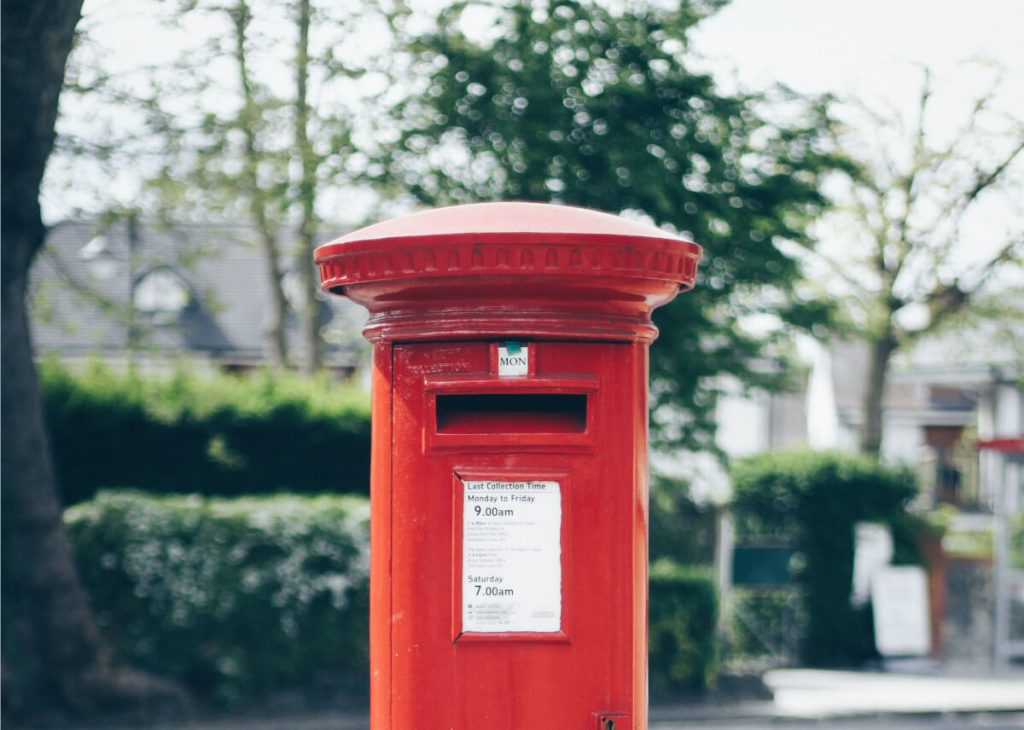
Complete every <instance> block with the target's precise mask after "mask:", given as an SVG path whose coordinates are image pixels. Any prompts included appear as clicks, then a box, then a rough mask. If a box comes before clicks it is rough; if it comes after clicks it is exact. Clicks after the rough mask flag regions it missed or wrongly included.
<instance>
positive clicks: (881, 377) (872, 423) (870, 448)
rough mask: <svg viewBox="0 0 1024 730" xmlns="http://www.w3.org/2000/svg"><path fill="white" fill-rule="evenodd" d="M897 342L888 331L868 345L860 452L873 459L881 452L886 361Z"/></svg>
mask: <svg viewBox="0 0 1024 730" xmlns="http://www.w3.org/2000/svg"><path fill="white" fill-rule="evenodd" d="M897 346H898V343H897V342H896V337H895V335H893V333H892V332H891V331H887V332H886V333H885V334H884V335H883V336H882V337H880V338H878V339H877V340H874V341H872V342H871V343H870V347H871V355H870V357H871V360H870V362H869V363H868V380H867V390H866V392H865V393H864V423H862V424H861V429H860V451H861V453H862V454H867V455H869V456H873V457H875V458H876V459H877V458H878V457H879V456H880V455H881V451H882V427H883V418H884V415H885V414H884V410H885V409H884V406H883V402H882V401H883V399H884V397H885V385H886V380H887V379H888V375H889V361H890V359H892V354H893V353H894V352H895V351H896V348H897Z"/></svg>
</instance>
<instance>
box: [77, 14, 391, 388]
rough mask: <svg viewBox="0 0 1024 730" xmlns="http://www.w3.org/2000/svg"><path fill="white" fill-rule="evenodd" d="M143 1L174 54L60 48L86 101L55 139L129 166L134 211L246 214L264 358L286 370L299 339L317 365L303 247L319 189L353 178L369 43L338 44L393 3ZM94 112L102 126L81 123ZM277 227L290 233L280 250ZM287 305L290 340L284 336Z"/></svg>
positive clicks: (317, 219)
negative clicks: (295, 325)
mask: <svg viewBox="0 0 1024 730" xmlns="http://www.w3.org/2000/svg"><path fill="white" fill-rule="evenodd" d="M149 10H150V11H151V12H152V14H153V15H154V16H155V17H156V18H158V19H159V23H160V28H161V30H162V32H164V33H166V34H168V36H169V38H170V40H169V41H168V43H167V46H168V47H169V48H181V49H182V50H181V51H180V52H179V53H177V54H174V55H171V57H170V58H167V57H166V56H168V55H169V54H167V53H164V54H163V55H164V56H165V57H164V58H160V57H159V55H160V54H154V57H153V58H152V59H147V60H146V61H145V62H143V63H142V64H141V65H139V66H137V67H134V68H131V69H124V68H123V67H122V66H123V64H124V61H123V59H120V61H118V60H117V59H112V58H110V57H109V55H110V54H108V55H103V54H102V53H100V52H99V51H98V49H97V48H96V47H95V46H94V47H89V46H87V45H84V46H83V47H82V49H81V50H80V52H78V53H76V55H75V56H73V57H72V68H71V74H72V78H73V81H74V84H73V85H72V91H74V92H76V94H77V96H79V97H80V99H81V101H82V102H85V103H87V104H88V107H86V106H85V104H82V105H79V106H77V107H74V108H73V113H74V116H75V119H74V120H71V119H69V120H67V123H66V125H65V126H66V128H67V131H68V135H67V138H66V141H65V144H64V145H63V149H64V150H66V151H67V152H69V153H71V156H73V157H74V158H75V159H79V158H80V157H81V156H82V155H85V156H88V157H98V158H101V159H102V160H103V162H104V169H109V168H111V167H116V168H119V169H120V170H124V169H125V168H126V167H127V168H129V169H130V170H131V171H132V174H131V175H130V177H134V178H135V179H134V180H133V182H135V184H136V185H137V186H138V192H137V194H136V195H135V197H134V199H133V200H132V201H131V203H130V205H131V207H132V209H133V211H134V212H135V214H140V213H141V214H142V215H148V216H151V217H152V216H154V215H157V216H159V217H160V218H164V219H170V220H174V219H181V218H196V219H201V220H206V221H208V220H211V219H228V220H233V221H238V220H242V221H245V222H247V223H248V224H249V225H250V226H251V227H252V230H253V231H254V238H255V241H254V243H255V244H257V245H258V246H259V248H260V250H261V251H262V252H263V254H264V259H265V264H266V269H267V271H268V279H267V281H266V286H267V287H268V290H269V292H270V295H271V296H270V297H269V301H270V305H271V307H270V316H269V318H268V321H267V356H268V359H269V360H270V362H271V364H272V365H275V366H278V367H280V366H284V365H286V364H288V363H289V362H292V361H295V360H299V358H298V357H296V356H295V352H294V351H295V350H297V349H299V347H301V349H302V350H304V352H305V356H304V357H302V358H301V361H302V366H303V369H304V370H306V371H313V370H315V369H317V368H319V367H320V365H321V361H322V353H323V343H322V332H321V328H322V324H323V322H322V316H323V307H324V304H323V301H322V299H321V295H320V293H319V286H318V279H317V276H316V270H315V268H314V266H313V263H312V249H313V247H314V246H315V245H316V244H317V243H318V242H319V241H318V237H319V236H320V235H322V221H323V220H324V219H325V217H326V216H325V215H324V211H325V210H326V209H327V205H328V204H329V203H331V202H334V201H331V200H328V199H327V198H326V197H325V190H326V189H328V188H330V187H333V186H341V185H344V184H345V182H346V181H347V180H348V179H349V178H350V177H351V176H350V175H349V172H348V170H349V166H350V162H349V157H350V156H351V155H352V154H353V153H354V151H355V147H354V145H353V142H352V125H353V120H354V119H356V115H355V114H354V112H353V110H354V109H355V108H356V107H357V104H356V103H353V100H358V101H362V100H363V99H364V98H365V97H366V96H368V95H370V92H364V90H363V89H362V88H361V87H359V86H358V85H357V83H356V82H357V80H358V79H360V78H362V77H364V76H365V75H366V73H367V69H371V68H373V67H374V66H375V65H377V61H376V54H377V53H378V50H377V49H374V51H373V52H372V53H363V54H362V55H359V54H357V53H356V52H355V51H346V50H345V49H346V47H347V46H348V45H349V43H350V41H351V39H352V38H353V37H356V36H358V35H359V34H366V33H369V32H371V31H372V30H373V29H374V28H378V27H382V28H385V29H386V28H387V24H388V22H390V19H391V17H392V14H393V13H394V11H393V9H391V7H390V5H388V4H369V3H360V4H350V5H341V4H330V3H317V2H313V1H312V0H289V2H287V3H273V2H268V1H267V0H182V2H180V3H176V4H166V3H151V4H150V7H149ZM95 22H101V21H95ZM96 35H99V33H97V34H96ZM98 110H99V111H100V115H102V116H104V117H105V118H107V119H108V120H109V121H108V123H107V124H106V125H100V126H98V127H97V126H96V125H91V126H90V125H86V124H84V123H83V119H84V118H87V117H90V116H96V115H97V111H98ZM111 130H113V132H111ZM100 135H106V136H107V137H108V138H110V137H113V138H116V139H117V140H118V144H115V145H111V144H106V143H104V142H102V141H100V140H98V139H97V137H99V136H100ZM58 172H59V173H60V176H61V177H63V178H64V179H69V178H70V176H71V175H72V174H73V171H72V170H70V169H67V168H66V167H62V168H59V170H58ZM97 198H98V207H101V208H102V207H105V206H106V205H107V204H108V203H109V196H108V195H105V194H103V193H102V192H101V194H99V195H98V196H97ZM289 230H294V231H297V233H298V235H297V241H296V243H295V246H294V248H292V249H290V250H285V249H284V245H283V243H282V241H283V239H284V238H285V236H284V235H283V234H284V232H285V231H289ZM289 258H291V259H292V261H293V263H291V264H290V265H289V263H288V259H289ZM292 315H294V316H297V317H298V318H299V320H300V323H301V331H302V333H303V335H302V342H301V344H299V343H288V342H286V335H285V333H286V327H285V324H286V321H287V319H288V317H289V316H292ZM297 345H298V347H297Z"/></svg>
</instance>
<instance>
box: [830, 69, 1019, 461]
mask: <svg viewBox="0 0 1024 730" xmlns="http://www.w3.org/2000/svg"><path fill="white" fill-rule="evenodd" d="M993 88H995V87H993ZM935 93H936V89H935V88H934V86H933V83H932V79H931V76H930V74H929V73H928V72H927V71H926V72H925V74H924V81H923V84H922V88H921V93H920V96H919V97H918V100H917V101H918V103H917V114H916V119H915V120H914V121H913V124H912V126H911V127H910V128H907V127H906V126H905V124H904V123H903V122H902V121H901V120H900V119H899V118H898V117H896V116H893V115H887V114H884V113H878V112H876V111H874V110H871V109H867V108H863V107H858V108H856V109H855V111H856V112H857V115H856V120H857V123H856V125H855V126H851V127H848V128H847V129H846V132H845V133H840V134H839V136H838V137H837V140H836V141H837V144H841V145H842V146H843V147H844V148H845V149H846V150H848V151H849V153H850V154H851V156H852V157H853V159H854V160H855V161H856V163H857V164H856V166H855V167H851V168H849V170H848V172H849V173H850V174H849V175H848V176H846V177H845V178H844V180H843V182H844V184H843V185H842V187H841V188H839V189H837V191H836V192H835V195H836V197H837V198H838V199H840V200H841V201H843V203H842V206H841V207H840V208H839V210H838V213H837V215H838V220H837V221H836V223H835V225H834V230H835V233H836V235H837V237H838V238H840V240H841V241H842V253H840V254H836V255H835V256H833V257H832V258H830V259H828V264H829V268H830V273H831V276H828V277H827V279H828V280H829V281H831V282H832V283H833V284H839V285H840V286H842V285H844V284H845V287H844V289H845V295H844V296H843V298H842V311H843V312H844V313H845V315H846V316H845V317H844V319H843V323H844V324H845V325H846V327H847V329H848V331H850V332H852V333H853V334H854V335H855V336H856V337H858V338H860V339H862V340H863V341H864V342H865V343H866V344H867V346H868V349H869V351H870V357H869V365H868V372H867V373H866V388H865V396H864V421H863V423H862V426H861V432H860V449H861V451H862V452H863V453H865V454H871V455H874V456H878V454H879V450H880V448H881V443H882V436H883V430H882V425H883V405H882V401H883V396H884V393H885V386H886V382H887V379H888V373H889V365H890V362H891V360H892V358H893V356H894V355H895V354H896V353H898V352H899V351H901V350H905V349H908V348H910V347H912V346H913V345H914V344H916V343H917V342H919V341H920V340H921V339H923V338H925V337H927V336H929V335H933V334H935V333H936V332H938V331H940V330H942V329H948V326H950V325H952V324H953V323H954V321H955V320H962V319H964V318H966V317H970V318H971V319H973V320H974V321H975V322H977V321H979V320H980V319H988V320H990V321H991V320H1003V321H1008V320H1007V317H1011V318H1015V319H1016V322H1017V325H1018V326H1019V322H1020V319H1021V316H1022V315H1024V310H1021V308H1020V305H1019V302H1017V303H1016V304H1014V302H1013V296H1012V294H1011V296H1010V297H1009V298H1007V297H995V298H996V299H1002V300H1003V301H1002V302H1000V304H999V305H998V306H995V307H993V301H994V290H993V284H995V285H996V288H997V290H998V289H999V288H1002V289H1004V290H1005V289H1007V288H1009V282H1010V281H1011V279H1009V277H1008V276H1007V274H1008V273H1009V271H1010V270H1011V269H1013V268H1016V269H1017V270H1018V271H1019V267H1020V266H1021V265H1022V264H1024V234H1022V233H1021V229H1020V221H1019V220H1018V221H1017V222H1016V227H1009V228H1007V229H1006V230H1004V231H996V232H995V234H994V235H995V236H996V238H995V239H994V240H986V241H984V242H983V245H982V246H980V247H976V246H974V244H973V243H972V240H973V239H975V238H976V237H977V235H978V234H977V233H974V234H972V233H971V232H970V230H969V229H970V226H971V223H972V218H975V219H976V218H977V217H979V216H981V215H984V214H985V211H986V210H990V209H988V208H986V206H989V205H992V204H993V203H996V204H999V205H1003V206H1005V209H1004V210H1005V211H1006V212H1008V213H1009V216H1007V215H1006V212H1004V213H1002V214H1001V215H1002V217H1004V219H1006V220H1010V221H1012V215H1013V212H1014V210H1013V209H1014V208H1016V212H1017V213H1018V215H1019V213H1020V212H1021V211H1022V210H1024V209H1021V207H1020V200H1021V199H1022V192H1024V191H1022V185H1024V154H1022V153H1024V119H1021V118H1019V117H1018V118H1015V117H1013V116H1009V115H1006V114H1004V113H1001V112H1000V111H999V110H998V106H997V103H996V102H997V100H996V98H995V96H994V92H992V91H990V92H985V93H982V94H981V95H979V96H978V97H977V98H976V100H975V101H974V103H973V105H972V106H971V107H970V108H969V110H968V111H967V114H966V118H965V120H964V121H963V123H962V125H961V126H960V128H959V129H957V130H956V132H954V133H953V134H952V136H950V137H948V138H946V137H945V136H940V135H939V134H938V133H937V132H936V131H935V130H936V129H937V125H936V124H935V122H936V121H937V120H936V119H935V117H934V115H935V114H938V112H933V108H932V107H933V102H934V98H935ZM836 129H841V128H839V127H836ZM989 235H992V234H989ZM972 247H974V248H975V250H974V251H973V252H972V251H971V250H969V249H970V248H972ZM986 249H987V250H986Z"/></svg>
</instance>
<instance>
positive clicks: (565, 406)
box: [436, 393, 587, 434]
mask: <svg viewBox="0 0 1024 730" xmlns="http://www.w3.org/2000/svg"><path fill="white" fill-rule="evenodd" d="M436 404H437V432H438V433H444V434H489V433H493V434H501V433H507V434H515V433H525V434H532V433H583V432H584V431H586V430H587V396H586V395H585V394H583V393H458V394H451V395H447V394H440V393H439V394H438V395H437V399H436Z"/></svg>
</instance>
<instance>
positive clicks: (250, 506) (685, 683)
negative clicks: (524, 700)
mask: <svg viewBox="0 0 1024 730" xmlns="http://www.w3.org/2000/svg"><path fill="white" fill-rule="evenodd" d="M368 515H369V509H368V505H367V502H366V500H365V499H363V498H362V497H357V496H335V495H330V496H317V497H311V496H295V495H277V496H262V497H244V498H235V499H223V498H209V497H200V496H195V495H192V496H159V495H148V494H144V493H141V492H133V491H103V492H100V493H99V494H98V495H97V496H96V497H95V498H94V499H93V500H91V501H89V502H85V503H82V504H79V505H76V506H74V507H71V508H69V509H68V510H67V511H66V512H65V518H64V519H65V524H66V525H67V529H68V534H69V536H70V538H71V542H72V545H73V546H74V550H75V555H76V559H77V562H78V568H79V571H80V572H81V576H82V582H83V584H84V585H85V587H86V589H87V591H88V593H89V596H90V598H91V601H92V605H93V609H94V610H95V613H96V616H97V620H98V621H99V623H100V625H101V626H102V627H103V630H104V631H105V632H106V634H107V635H108V636H109V637H111V638H112V639H113V640H114V642H115V643H116V645H117V647H118V648H119V650H120V652H121V653H122V656H124V657H125V658H126V659H127V660H129V661H130V662H132V663H133V664H134V665H135V666H138V667H140V668H143V669H148V670H150V671H152V672H154V673H156V674H160V675H162V676H165V677H167V678H169V679H173V680H176V681H178V682H180V683H182V684H183V685H184V686H186V687H187V688H189V690H190V691H191V692H192V693H193V694H194V695H195V696H196V697H197V698H198V699H199V700H200V701H201V702H204V703H207V704H212V705H219V706H228V705H232V704H238V703H241V702H245V701H252V700H254V699H258V698H260V697H265V696H266V695H267V694H269V693H272V692H281V691H286V690H293V689H297V688H309V687H310V686H311V685H314V684H323V685H330V686H333V687H335V688H337V687H339V686H340V687H342V688H346V689H348V690H350V691H352V692H354V693H360V692H365V689H366V685H367V680H368V677H369V668H368V641H367V640H368V627H367V621H368V614H369V606H368V580H367V570H368V553H369V550H368V543H369V534H368ZM5 557H7V556H5ZM717 610H718V602H717V597H716V592H715V587H714V581H713V579H712V577H711V575H710V573H709V572H708V571H706V570H700V569H693V568H680V567H678V566H677V565H675V564H674V563H672V562H671V561H668V560H659V561H656V562H655V563H654V564H653V566H652V569H651V580H650V677H651V688H652V691H654V692H656V693H658V694H660V695H666V694H678V693H680V692H694V691H698V692H699V691H703V690H705V689H707V688H709V687H711V686H712V684H713V682H714V678H715V675H716V672H717V666H718V642H717V639H716V636H715V626H716V621H717Z"/></svg>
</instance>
